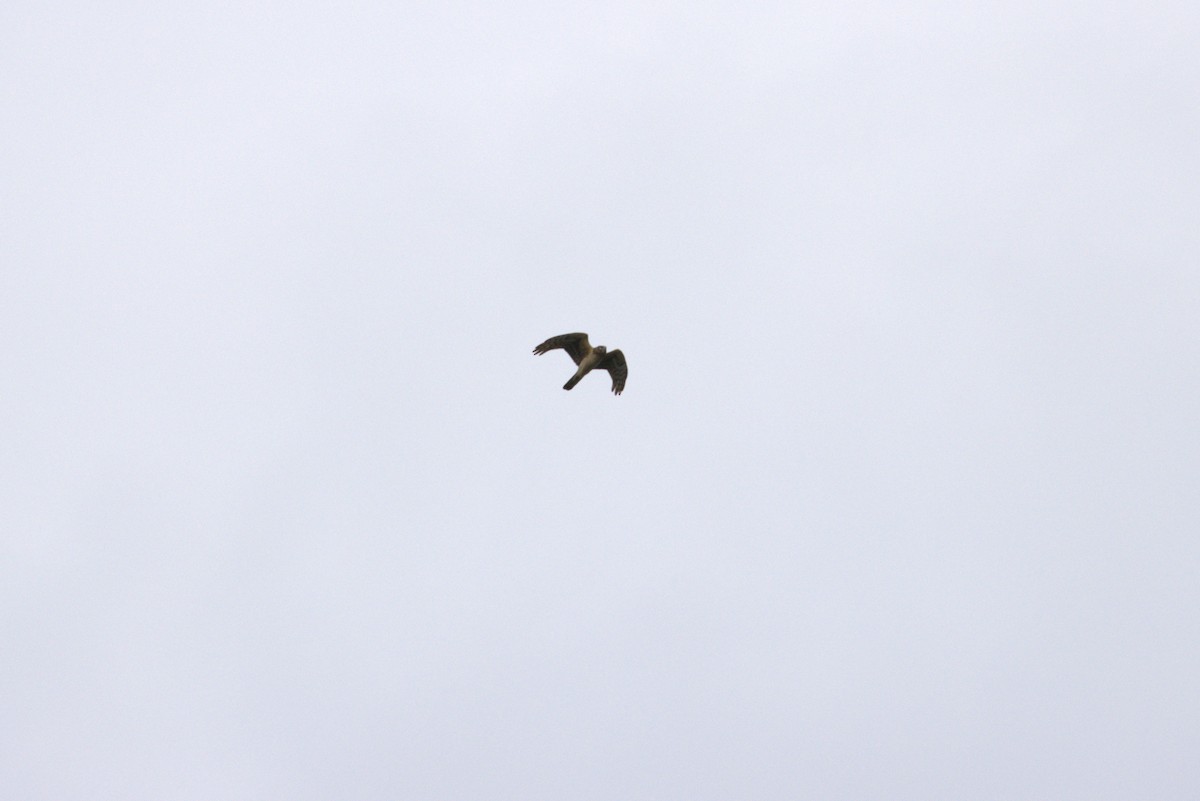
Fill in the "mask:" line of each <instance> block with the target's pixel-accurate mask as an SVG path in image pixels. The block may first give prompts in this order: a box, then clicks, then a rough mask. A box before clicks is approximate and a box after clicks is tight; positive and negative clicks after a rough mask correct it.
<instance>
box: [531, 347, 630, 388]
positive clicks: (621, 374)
mask: <svg viewBox="0 0 1200 801" xmlns="http://www.w3.org/2000/svg"><path fill="white" fill-rule="evenodd" d="M555 348H562V349H563V350H565V351H566V352H567V355H568V356H570V357H571V358H572V359H573V360H574V361H575V364H577V365H579V369H578V370H576V371H575V375H573V376H571V380H570V381H568V382H567V383H565V384H563V389H571V388H572V387H573V386H575V385H576V384H578V383H579V381H580V379H582V378H583V377H584V376H585V375H587V374H588V373H590V372H591V371H592V370H595V369H597V368H599V369H601V370H607V371H608V374H609V375H611V376H612V382H613V385H612V391H613V394H614V395H620V394H621V390H623V389H625V376H627V375H629V368H628V367H626V366H625V354H624V353H621V351H619V350H614V351H610V350H609V349H608V348H606V347H604V346H603V345H597V346H596V347H594V348H593V347H592V346H591V345H590V344H589V343H588V338H587V334H560V335H558V336H556V337H550V338H549V339H547V340H546V341H545V342H543V343H542V344H540V345H538V346H537V347H536V348H534V349H533V352H534V353H535V354H537V355H538V356H541V355H542V354H543V353H545V352H547V351H551V350H554V349H555Z"/></svg>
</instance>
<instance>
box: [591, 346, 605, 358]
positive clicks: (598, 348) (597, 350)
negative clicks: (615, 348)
mask: <svg viewBox="0 0 1200 801" xmlns="http://www.w3.org/2000/svg"><path fill="white" fill-rule="evenodd" d="M592 351H593V352H595V353H597V354H599V355H601V356H603V355H604V354H606V353H608V348H606V347H604V346H603V345H597V346H596V347H594V348H592Z"/></svg>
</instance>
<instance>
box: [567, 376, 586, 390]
mask: <svg viewBox="0 0 1200 801" xmlns="http://www.w3.org/2000/svg"><path fill="white" fill-rule="evenodd" d="M581 378H583V376H581V375H579V373H576V374H575V375H573V376H571V380H570V381H568V382H567V383H565V384H563V389H570V388H571V387H573V386H575V385H576V384H578V383H579V380H580V379H581Z"/></svg>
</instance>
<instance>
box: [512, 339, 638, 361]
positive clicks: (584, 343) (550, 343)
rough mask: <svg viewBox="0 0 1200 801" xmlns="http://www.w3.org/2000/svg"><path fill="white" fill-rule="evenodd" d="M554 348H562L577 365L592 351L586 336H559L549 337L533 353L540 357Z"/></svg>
mask: <svg viewBox="0 0 1200 801" xmlns="http://www.w3.org/2000/svg"><path fill="white" fill-rule="evenodd" d="M555 348H562V349H563V350H565V351H566V352H567V355H568V356H570V357H571V359H572V360H573V361H574V362H575V363H576V364H579V363H580V362H581V361H583V357H584V356H586V355H587V354H588V351H590V350H591V349H592V346H591V345H590V344H589V343H588V338H587V334H559V335H558V336H556V337H550V338H549V339H547V340H546V341H545V342H543V343H542V344H540V345H538V346H537V347H536V348H534V349H533V352H534V353H536V354H537V355H538V356H541V355H542V354H543V353H545V352H546V351H550V350H554V349H555ZM622 363H623V362H622Z"/></svg>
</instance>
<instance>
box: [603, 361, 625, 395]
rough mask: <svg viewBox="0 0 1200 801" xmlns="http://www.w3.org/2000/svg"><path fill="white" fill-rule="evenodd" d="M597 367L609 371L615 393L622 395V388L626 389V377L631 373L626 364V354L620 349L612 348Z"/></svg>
mask: <svg viewBox="0 0 1200 801" xmlns="http://www.w3.org/2000/svg"><path fill="white" fill-rule="evenodd" d="M596 367H597V368H598V369H600V370H607V371H608V374H609V375H611V376H612V381H613V386H612V390H613V394H614V395H620V394H621V390H623V389H625V378H626V377H627V376H628V375H629V368H628V367H626V366H625V354H624V353H621V351H619V350H610V351H609V352H608V355H606V356H605V357H604V358H603V359H601V360H600V363H599V364H597V365H596Z"/></svg>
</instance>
